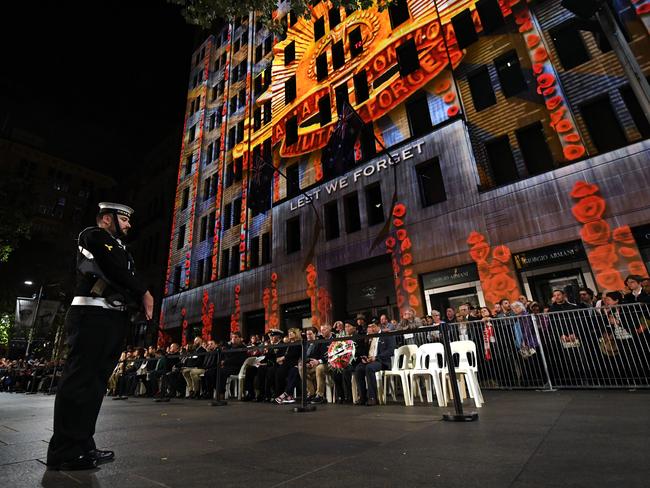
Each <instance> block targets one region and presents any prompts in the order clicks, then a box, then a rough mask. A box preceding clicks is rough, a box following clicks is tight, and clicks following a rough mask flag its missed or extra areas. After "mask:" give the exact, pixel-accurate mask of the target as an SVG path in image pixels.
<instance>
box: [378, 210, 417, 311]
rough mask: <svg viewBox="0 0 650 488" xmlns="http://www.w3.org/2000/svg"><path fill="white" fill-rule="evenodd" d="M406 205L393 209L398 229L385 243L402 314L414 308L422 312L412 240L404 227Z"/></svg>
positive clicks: (394, 225) (394, 221) (395, 227)
mask: <svg viewBox="0 0 650 488" xmlns="http://www.w3.org/2000/svg"><path fill="white" fill-rule="evenodd" d="M406 212H407V208H406V205H404V204H403V203H397V204H395V206H394V207H393V215H392V217H393V228H394V229H397V230H396V231H395V232H394V235H392V236H390V237H388V238H387V239H386V241H385V244H386V252H387V253H390V254H391V263H392V266H393V276H394V277H395V295H396V297H397V306H398V307H399V309H400V312H402V311H404V310H405V309H406V308H413V309H415V311H416V312H421V302H420V298H419V294H420V292H419V288H420V285H419V283H418V280H417V278H414V277H413V274H414V273H413V269H412V268H411V267H410V265H411V264H412V263H413V254H412V253H411V247H412V244H411V239H410V238H409V234H408V231H407V230H406V228H405V227H404V224H405V222H406Z"/></svg>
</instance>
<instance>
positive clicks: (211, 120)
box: [208, 112, 217, 130]
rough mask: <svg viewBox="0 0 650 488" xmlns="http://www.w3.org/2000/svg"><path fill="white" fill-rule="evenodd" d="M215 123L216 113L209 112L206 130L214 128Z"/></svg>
mask: <svg viewBox="0 0 650 488" xmlns="http://www.w3.org/2000/svg"><path fill="white" fill-rule="evenodd" d="M216 125H217V114H216V113H214V112H213V113H212V114H210V121H209V122H208V130H214V128H215V127H216Z"/></svg>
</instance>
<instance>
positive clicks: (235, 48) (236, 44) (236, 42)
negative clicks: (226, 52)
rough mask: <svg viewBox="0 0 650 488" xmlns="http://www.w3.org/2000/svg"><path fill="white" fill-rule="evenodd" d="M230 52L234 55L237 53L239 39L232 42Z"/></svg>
mask: <svg viewBox="0 0 650 488" xmlns="http://www.w3.org/2000/svg"><path fill="white" fill-rule="evenodd" d="M235 28H236V27H235ZM232 50H233V52H235V53H236V52H237V51H239V39H237V40H236V41H235V42H233V44H232Z"/></svg>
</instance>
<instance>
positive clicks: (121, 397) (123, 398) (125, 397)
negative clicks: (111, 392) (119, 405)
mask: <svg viewBox="0 0 650 488" xmlns="http://www.w3.org/2000/svg"><path fill="white" fill-rule="evenodd" d="M128 399H129V397H128V396H124V395H120V396H114V397H113V400H128Z"/></svg>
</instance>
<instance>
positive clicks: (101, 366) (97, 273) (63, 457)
mask: <svg viewBox="0 0 650 488" xmlns="http://www.w3.org/2000/svg"><path fill="white" fill-rule="evenodd" d="M102 206H103V207H102ZM102 212H103V213H106V212H111V213H112V214H113V217H114V221H115V225H116V226H117V229H118V232H117V235H122V234H121V232H120V231H119V224H118V223H117V215H118V214H121V215H126V216H130V214H131V213H132V212H133V210H131V209H130V208H129V207H125V206H123V205H118V204H100V213H102ZM77 264H78V266H77V268H78V270H79V272H78V276H77V286H76V289H75V297H74V299H73V301H72V306H71V307H70V310H69V311H68V314H67V316H66V329H67V334H68V338H67V342H68V346H69V352H68V357H67V360H66V364H65V369H64V371H63V376H62V378H61V381H60V383H59V387H58V389H57V394H56V401H55V404H54V435H53V436H52V439H51V440H50V444H49V448H48V453H47V464H48V466H50V467H53V468H60V469H86V468H89V467H93V466H92V464H93V462H94V461H101V460H102V458H101V456H102V454H104V455H105V456H107V455H108V454H107V453H110V458H112V457H113V454H112V452H110V451H97V450H96V446H95V441H94V439H93V435H94V433H95V423H96V421H97V416H98V414H99V410H100V407H101V404H102V400H103V398H104V395H105V393H106V387H107V383H108V378H109V377H110V375H111V372H112V371H113V368H115V364H116V363H117V361H118V359H119V356H120V351H121V349H122V344H123V341H124V337H125V333H126V328H127V323H128V318H127V311H126V310H127V307H126V305H127V303H129V302H130V303H138V304H140V303H141V302H142V297H143V295H144V294H145V293H146V291H147V289H146V288H145V287H144V286H142V285H141V284H140V283H139V282H138V281H137V279H136V276H135V266H134V262H133V258H132V257H131V255H130V254H129V253H128V251H127V250H126V247H125V246H124V245H123V244H122V242H121V241H120V240H119V238H117V237H115V236H113V235H112V234H111V233H109V232H108V231H107V230H105V229H103V228H100V227H90V228H88V229H85V230H84V231H82V232H81V234H80V235H79V251H78V255H77ZM88 464H91V465H90V466H89V465H88Z"/></svg>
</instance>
